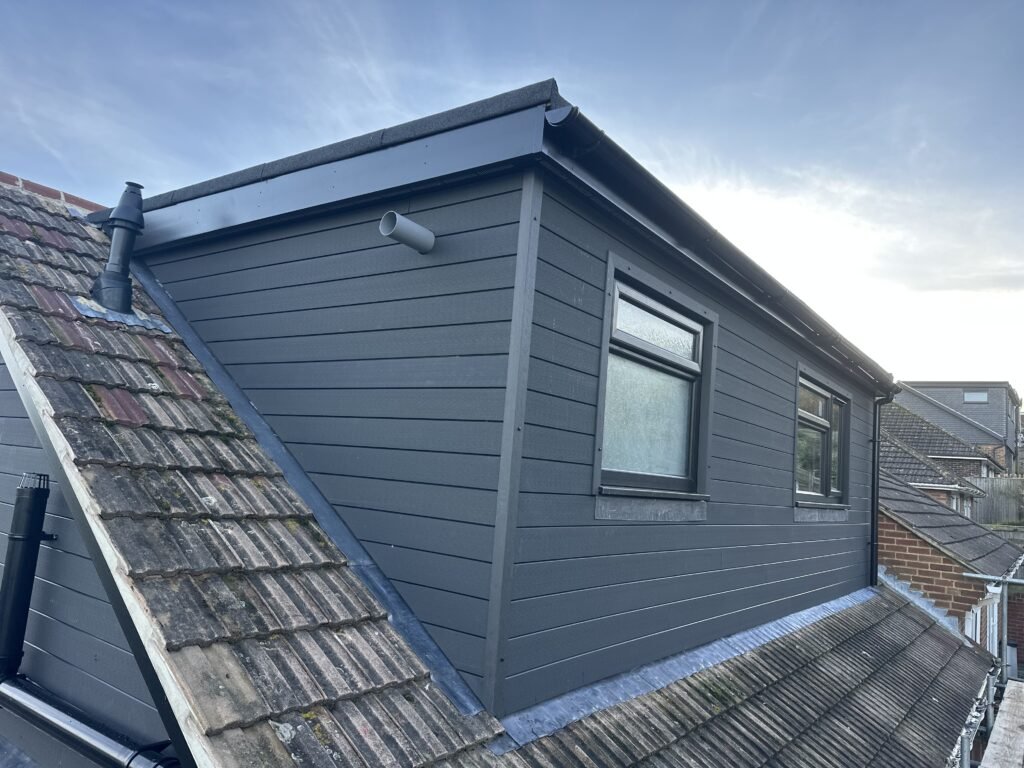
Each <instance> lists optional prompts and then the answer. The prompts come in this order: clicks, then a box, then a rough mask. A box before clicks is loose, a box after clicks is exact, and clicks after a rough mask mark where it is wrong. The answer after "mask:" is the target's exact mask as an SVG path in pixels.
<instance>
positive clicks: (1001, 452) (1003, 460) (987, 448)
mask: <svg viewBox="0 0 1024 768" xmlns="http://www.w3.org/2000/svg"><path fill="white" fill-rule="evenodd" d="M974 447H975V448H977V449H978V450H979V451H981V452H982V453H984V454H985V455H986V456H991V457H992V458H993V459H995V460H996V461H998V462H999V463H1000V464H1002V465H1003V466H1004V467H1005V468H1006V471H1007V472H1013V462H1012V461H1011V460H1010V459H1011V458H1012V457H1009V456H1007V455H1006V446H1005V445H975V446H974Z"/></svg>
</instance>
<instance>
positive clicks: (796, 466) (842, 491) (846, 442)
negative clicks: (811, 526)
mask: <svg viewBox="0 0 1024 768" xmlns="http://www.w3.org/2000/svg"><path fill="white" fill-rule="evenodd" d="M796 385H797V386H796V398H795V399H796V402H795V403H794V406H795V408H794V410H795V424H794V429H793V501H794V504H795V505H796V506H823V507H836V508H842V509H848V508H849V498H850V437H851V435H850V432H851V427H850V424H851V418H852V417H851V412H852V404H853V398H852V397H851V396H850V394H849V393H848V392H846V391H844V390H843V389H842V388H840V387H838V386H837V385H836V384H835V383H834V382H832V381H830V380H829V379H828V378H827V377H825V376H822V375H820V374H819V373H817V372H815V371H813V370H811V369H809V368H808V367H807V366H804V365H802V364H801V365H799V366H798V367H797V380H796ZM802 386H803V387H807V388H808V389H810V390H812V391H813V392H814V393H815V394H818V395H820V396H821V397H824V398H825V400H826V417H825V418H822V417H820V416H818V415H816V414H812V413H809V412H807V411H804V410H802V409H801V408H800V387H802ZM837 403H838V404H839V405H840V406H841V407H842V410H841V412H840V413H841V417H840V421H839V424H838V430H839V446H838V447H839V458H838V462H839V467H838V473H837V476H838V480H839V488H834V487H833V484H832V464H833V460H832V439H833V437H832V436H833V432H834V431H835V429H836V428H837V427H834V426H833V424H832V419H831V415H832V409H833V408H835V407H836V404H837ZM801 426H805V427H810V428H812V429H814V430H815V431H818V432H820V433H822V434H824V436H825V437H824V444H823V448H822V456H821V466H822V469H821V481H822V486H823V492H821V493H817V492H814V491H807V490H801V489H800V488H799V481H798V475H799V471H800V450H799V445H800V444H799V439H800V438H799V434H800V427H801ZM826 484H827V487H826Z"/></svg>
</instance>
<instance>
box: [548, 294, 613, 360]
mask: <svg viewBox="0 0 1024 768" xmlns="http://www.w3.org/2000/svg"><path fill="white" fill-rule="evenodd" d="M533 322H534V324H535V325H537V326H539V327H541V328H547V329H549V330H552V331H556V332H558V333H561V334H563V335H565V336H569V337H571V338H573V339H576V340H578V341H582V342H584V343H585V344H590V345H592V346H594V347H600V346H601V341H602V337H603V336H604V330H603V329H604V324H603V323H602V321H601V318H599V317H594V316H593V315H588V314H587V313H586V312H581V311H580V310H578V309H576V308H575V307H571V306H569V305H568V304H564V303H562V302H561V301H557V300H555V299H552V298H551V297H550V296H545V295H544V294H543V293H539V292H538V293H536V294H535V295H534V298H533Z"/></svg>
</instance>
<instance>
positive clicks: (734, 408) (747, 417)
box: [711, 376, 796, 440]
mask: <svg viewBox="0 0 1024 768" xmlns="http://www.w3.org/2000/svg"><path fill="white" fill-rule="evenodd" d="M721 378H725V377H724V376H722V377H716V380H715V395H714V400H713V402H712V404H711V408H712V410H713V411H714V413H715V414H716V415H717V414H722V415H726V416H730V417H732V418H735V419H740V420H741V421H745V422H747V423H748V424H754V425H756V426H759V427H764V428H765V429H770V430H772V431H773V432H778V433H779V434H780V435H786V436H787V437H788V438H789V439H790V440H792V439H793V435H794V434H795V432H796V428H795V424H796V412H795V410H794V411H793V412H792V413H790V414H789V415H782V414H779V413H775V412H772V411H769V410H766V409H765V408H764V407H762V406H761V405H758V404H755V403H751V402H750V401H749V400H747V399H746V397H745V396H744V395H748V394H749V393H746V392H741V391H738V389H737V388H736V387H733V386H730V385H729V384H728V383H727V384H726V385H725V386H724V387H723V386H722V385H721V384H720V383H719V379H721Z"/></svg>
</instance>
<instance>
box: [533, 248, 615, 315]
mask: <svg viewBox="0 0 1024 768" xmlns="http://www.w3.org/2000/svg"><path fill="white" fill-rule="evenodd" d="M536 286H537V291H538V292H539V293H543V294H544V295H545V296H548V297H550V298H552V299H556V300H557V301H560V302H562V303H563V304H567V305H568V306H570V307H575V308H576V309H578V310H580V311H581V312H586V313H587V314H589V315H593V316H594V317H598V318H600V317H603V316H604V299H605V296H604V291H603V290H601V289H600V288H595V287H594V286H592V285H591V284H590V283H585V282H584V281H582V280H580V279H579V278H578V277H576V276H575V275H572V274H569V273H568V272H563V271H562V270H561V269H559V268H558V267H556V266H554V265H553V264H549V263H548V262H546V261H544V258H543V257H539V258H538V259H537V282H536Z"/></svg>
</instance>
